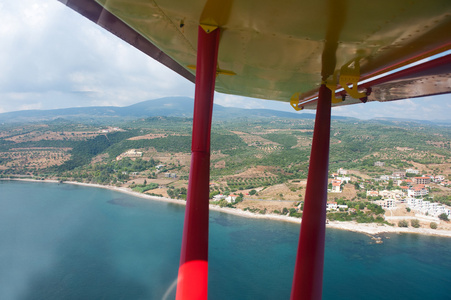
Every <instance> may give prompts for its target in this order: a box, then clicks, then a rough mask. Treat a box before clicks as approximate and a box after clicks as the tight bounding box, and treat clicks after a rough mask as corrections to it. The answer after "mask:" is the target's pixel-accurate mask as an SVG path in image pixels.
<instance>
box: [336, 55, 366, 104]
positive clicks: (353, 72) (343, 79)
mask: <svg viewBox="0 0 451 300" xmlns="http://www.w3.org/2000/svg"><path fill="white" fill-rule="evenodd" d="M359 60H360V59H359V58H356V59H354V60H351V61H349V62H348V63H346V64H344V65H343V66H342V67H341V69H340V80H339V83H340V85H341V86H342V87H343V88H344V89H345V91H346V92H347V93H348V94H349V96H351V97H352V98H355V99H360V98H363V97H366V96H367V95H366V93H360V92H359V91H358V90H357V84H358V83H359V79H360V63H359ZM351 65H353V67H352V68H351ZM348 84H351V85H352V87H351V88H350V87H349V86H348Z"/></svg>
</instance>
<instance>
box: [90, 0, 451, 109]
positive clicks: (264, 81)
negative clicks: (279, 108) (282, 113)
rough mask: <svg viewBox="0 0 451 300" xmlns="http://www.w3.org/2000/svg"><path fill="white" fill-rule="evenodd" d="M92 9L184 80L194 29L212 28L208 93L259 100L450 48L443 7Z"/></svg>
mask: <svg viewBox="0 0 451 300" xmlns="http://www.w3.org/2000/svg"><path fill="white" fill-rule="evenodd" d="M97 3H98V4H100V5H101V6H103V8H104V9H105V10H107V11H108V12H110V13H111V14H113V15H114V16H116V17H117V18H118V19H120V20H122V21H123V22H124V23H126V24H127V25H128V26H130V27H131V28H133V30H135V31H136V32H137V33H139V34H140V35H141V36H143V37H144V38H145V39H147V40H148V41H150V42H151V43H152V44H154V45H155V46H157V47H158V48H159V49H161V51H163V52H164V53H165V54H167V55H168V56H169V57H171V58H172V59H173V60H175V61H176V62H178V63H179V64H180V65H181V66H183V67H184V68H186V69H187V70H189V72H191V73H192V74H195V64H196V48H197V29H198V26H199V24H204V25H212V26H218V27H220V29H221V40H220V44H219V54H218V67H219V68H220V69H221V70H222V71H223V73H222V74H221V73H220V74H219V75H218V77H217V80H216V91H218V92H222V93H227V94H234V95H243V96H249V97H255V98H261V99H270V100H279V101H286V102H289V101H290V98H291V97H292V95H293V94H295V93H300V95H301V98H302V97H304V98H305V97H308V96H311V95H314V94H315V91H316V90H317V88H318V87H319V85H320V84H321V82H322V81H323V80H325V79H327V78H330V77H332V76H333V74H334V72H336V71H339V70H340V68H341V67H342V66H343V65H345V64H346V63H348V62H350V61H353V60H354V61H358V62H359V63H360V69H361V70H360V76H361V77H365V76H370V75H374V74H378V73H380V72H382V71H387V70H390V69H394V68H397V67H400V66H403V65H406V64H408V63H410V62H412V61H415V60H418V59H420V58H423V57H427V56H430V55H434V54H437V53H440V52H443V51H445V50H449V49H450V48H451V46H450V45H451V1H450V0H418V1H415V0H377V1H375V0H372V1H367V0H347V1H345V0H315V1H299V0H298V1H288V0H286V1H285V0H282V1H274V0H236V1H233V0H224V1H220V0H208V1H205V0H185V1H180V0H154V1H149V0H97ZM188 66H191V68H189V67H188ZM446 76H447V75H446ZM374 100H378V99H370V101H374ZM357 102H358V101H350V102H349V101H347V103H343V102H342V103H341V104H352V103H357ZM341 104H340V103H337V104H335V105H341Z"/></svg>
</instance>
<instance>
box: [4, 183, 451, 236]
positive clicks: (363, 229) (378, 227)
mask: <svg viewBox="0 0 451 300" xmlns="http://www.w3.org/2000/svg"><path fill="white" fill-rule="evenodd" d="M0 180H18V181H30V182H48V183H60V181H58V180H35V179H0ZM63 184H73V185H80V186H85V187H94V188H102V189H108V190H113V191H117V192H120V193H125V194H128V195H132V196H135V197H140V198H143V199H148V200H153V201H163V202H170V203H175V204H180V205H185V204H186V202H185V201H184V200H177V199H170V198H166V197H158V196H151V195H147V194H143V193H138V192H134V191H133V190H132V189H130V188H125V187H116V186H109V185H101V184H91V183H81V182H75V181H64V182H63ZM210 210H215V211H219V212H223V213H228V214H233V215H237V216H241V217H245V218H254V219H268V220H274V221H283V222H292V223H298V224H301V222H302V219H300V218H294V217H290V216H284V215H276V214H258V213H253V212H250V211H243V210H241V209H236V208H230V207H219V206H218V205H212V204H210ZM326 228H334V229H340V230H347V231H353V232H359V233H363V234H367V235H379V234H383V233H413V234H423V235H434V236H442V237H451V231H449V230H437V229H430V228H412V227H402V228H401V227H396V226H389V225H386V224H378V223H357V222H339V221H331V222H328V224H327V225H326Z"/></svg>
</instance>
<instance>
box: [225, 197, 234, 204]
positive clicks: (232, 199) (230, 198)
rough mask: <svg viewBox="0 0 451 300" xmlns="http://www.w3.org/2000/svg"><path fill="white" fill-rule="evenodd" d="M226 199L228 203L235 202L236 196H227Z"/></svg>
mask: <svg viewBox="0 0 451 300" xmlns="http://www.w3.org/2000/svg"><path fill="white" fill-rule="evenodd" d="M225 200H226V201H227V202H228V203H234V202H235V200H236V196H235V195H230V196H227V197H226V198H225Z"/></svg>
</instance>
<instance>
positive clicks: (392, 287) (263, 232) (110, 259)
mask: <svg viewBox="0 0 451 300" xmlns="http://www.w3.org/2000/svg"><path fill="white" fill-rule="evenodd" d="M184 210H185V207H184V206H183V205H178V204H172V203H166V202H158V201H152V200H147V199H143V198H138V197H134V196H132V195H128V194H123V193H120V192H116V191H112V190H107V189H101V188H94V187H86V186H77V185H71V184H64V183H63V184H57V183H32V182H19V181H0V299H3V300H9V299H11V300H16V299H20V300H32V299H33V300H35V299H46V300H52V299H54V300H62V299H127V300H131V299H174V298H175V286H176V277H177V271H178V266H179V253H180V247H181V237H182V229H183V218H184ZM299 228H300V225H299V224H294V223H288V222H281V221H271V220H262V219H250V218H244V217H240V216H236V215H230V214H226V213H221V212H217V211H211V212H210V248H209V291H208V293H209V299H227V300H231V299H238V300H239V299H289V297H290V291H291V281H292V276H293V270H294V261H295V256H296V248H297V242H298V235H299ZM381 236H382V240H383V243H382V244H376V243H375V242H374V241H373V240H372V239H371V238H370V237H368V236H367V235H365V234H360V233H354V232H347V231H342V230H336V229H335V230H334V229H327V234H326V251H325V265H324V284H323V299H347V300H350V299H365V300H372V299H396V300H399V299H408V300H413V299H451V239H449V238H442V237H435V236H426V235H416V234H383V235H381Z"/></svg>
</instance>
